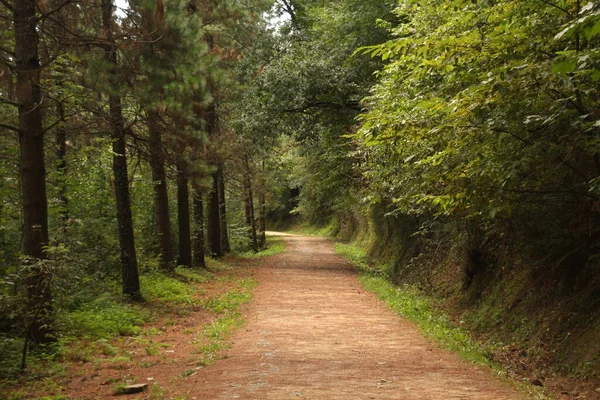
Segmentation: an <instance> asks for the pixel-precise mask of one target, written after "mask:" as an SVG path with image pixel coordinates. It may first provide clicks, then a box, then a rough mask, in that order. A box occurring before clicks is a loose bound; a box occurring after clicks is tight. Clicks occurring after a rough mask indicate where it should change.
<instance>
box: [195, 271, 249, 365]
mask: <svg viewBox="0 0 600 400" xmlns="http://www.w3.org/2000/svg"><path fill="white" fill-rule="evenodd" d="M257 284H258V282H257V281H256V280H254V279H252V278H245V279H240V280H238V281H237V282H236V288H235V289H233V290H230V291H229V292H227V293H224V294H222V295H218V296H215V297H211V298H209V299H207V300H206V302H205V305H204V306H205V308H207V309H209V310H210V311H212V312H214V313H215V314H217V318H216V319H215V320H213V321H212V323H211V324H210V325H208V326H206V327H205V328H204V330H203V332H202V333H200V334H199V335H198V337H197V340H196V341H197V343H199V353H200V355H201V359H200V361H199V364H200V365H202V366H205V365H210V364H212V363H214V362H215V361H216V360H218V359H219V353H221V352H222V351H224V350H227V349H228V348H229V346H230V344H229V343H228V342H227V338H228V337H229V336H230V335H231V333H232V332H233V331H234V330H235V329H236V328H238V327H240V326H241V325H242V324H243V323H244V320H243V318H242V316H241V314H240V312H239V309H240V307H241V306H242V304H245V303H248V302H249V301H250V299H251V298H252V291H253V290H254V288H255V287H256V285H257Z"/></svg>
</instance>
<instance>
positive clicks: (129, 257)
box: [102, 0, 142, 300]
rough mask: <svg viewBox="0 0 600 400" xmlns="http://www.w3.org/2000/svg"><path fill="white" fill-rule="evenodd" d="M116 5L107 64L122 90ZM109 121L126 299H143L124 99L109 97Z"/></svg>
mask: <svg viewBox="0 0 600 400" xmlns="http://www.w3.org/2000/svg"><path fill="white" fill-rule="evenodd" d="M112 24H113V3H112V0H102V26H103V28H104V35H105V38H106V40H107V46H106V48H105V55H104V57H105V60H106V62H107V64H108V65H109V68H110V69H109V79H110V84H111V85H110V86H111V87H112V90H115V89H116V88H118V86H119V79H117V77H116V72H117V68H118V60H117V49H116V47H115V45H114V43H113V34H112ZM108 103H109V121H110V128H111V136H112V142H113V144H112V148H113V175H114V179H115V200H116V209H117V210H116V211H117V223H118V228H119V247H120V252H121V275H122V277H123V284H122V288H123V295H124V296H126V297H129V298H131V299H133V300H139V299H141V297H142V295H141V293H140V279H139V273H138V267H137V256H136V253H135V239H134V235H133V218H132V215H131V197H130V194H129V175H128V174H127V156H126V152H125V121H124V119H123V110H122V106H121V97H120V96H119V95H117V94H115V92H112V93H111V94H110V95H109V97H108Z"/></svg>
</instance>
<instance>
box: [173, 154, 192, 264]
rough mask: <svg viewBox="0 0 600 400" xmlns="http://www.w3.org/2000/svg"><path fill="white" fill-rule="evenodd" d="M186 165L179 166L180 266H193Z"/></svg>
mask: <svg viewBox="0 0 600 400" xmlns="http://www.w3.org/2000/svg"><path fill="white" fill-rule="evenodd" d="M188 181H189V179H188V175H187V170H186V165H185V162H184V161H183V160H180V161H179V163H178V165H177V220H178V223H179V261H178V264H179V265H184V266H186V267H188V268H189V267H191V266H192V239H191V236H190V191H189V182H188Z"/></svg>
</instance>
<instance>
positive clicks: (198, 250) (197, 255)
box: [194, 190, 206, 268]
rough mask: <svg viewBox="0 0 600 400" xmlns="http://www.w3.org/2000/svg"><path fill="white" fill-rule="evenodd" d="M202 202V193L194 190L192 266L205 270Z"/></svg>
mask: <svg viewBox="0 0 600 400" xmlns="http://www.w3.org/2000/svg"><path fill="white" fill-rule="evenodd" d="M204 252H205V245H204V202H203V201H202V193H200V191H199V190H194V266H195V267H200V268H205V267H206V261H205V260H204Z"/></svg>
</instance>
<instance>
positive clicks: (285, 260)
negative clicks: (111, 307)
mask: <svg viewBox="0 0 600 400" xmlns="http://www.w3.org/2000/svg"><path fill="white" fill-rule="evenodd" d="M285 241H286V245H287V249H286V252H285V253H283V254H279V255H275V256H271V257H269V258H265V259H262V260H260V261H257V260H242V261H241V262H237V268H235V269H233V270H232V271H230V272H228V273H226V274H224V275H223V276H221V278H220V279H217V280H215V281H213V282H211V283H209V284H203V285H202V289H203V290H202V293H203V294H204V296H214V295H215V294H218V293H224V292H226V291H228V290H231V289H232V287H233V286H234V282H235V280H236V279H239V278H247V277H253V278H255V279H257V280H258V282H259V285H258V287H257V288H256V289H255V292H254V297H253V300H252V302H251V303H250V304H248V305H245V306H243V307H242V310H241V311H242V314H243V316H244V318H245V320H246V324H245V325H244V326H243V327H242V328H240V329H238V330H237V332H235V333H234V334H233V335H232V336H231V337H230V338H229V339H228V340H229V342H230V343H231V348H230V349H229V350H228V351H226V352H225V353H223V354H221V356H222V358H221V359H219V360H217V361H216V362H215V363H214V364H211V365H208V366H203V365H202V364H201V363H200V362H199V361H200V359H201V355H200V354H199V351H198V346H199V345H198V343H197V337H198V333H200V332H202V331H203V329H204V327H206V326H207V324H210V323H211V322H212V321H213V320H214V318H215V315H212V314H211V312H209V311H208V310H205V309H203V308H202V307H196V308H194V309H192V310H188V311H189V312H188V313H186V314H184V315H176V313H173V314H172V315H167V316H163V317H161V318H160V319H159V320H158V321H155V322H154V323H152V324H151V325H150V326H148V327H146V330H147V331H148V330H149V331H151V332H152V331H153V332H154V334H152V335H149V336H148V337H146V338H144V337H142V340H139V339H136V338H119V339H118V340H116V341H115V342H113V346H114V347H116V348H117V349H118V354H119V355H122V354H126V355H128V358H129V359H125V360H123V361H122V362H119V361H118V360H117V361H115V358H114V355H102V354H98V352H97V351H96V354H95V358H94V361H93V362H89V361H86V362H83V361H82V362H79V363H73V364H72V366H71V367H70V368H68V371H67V375H68V377H66V378H65V380H64V381H62V382H60V384H61V387H62V388H63V390H62V395H63V396H65V397H66V398H69V399H86V400H87V399H111V398H115V397H114V395H113V391H114V387H115V385H116V384H119V383H123V382H127V383H148V384H149V389H148V390H147V391H146V392H144V393H141V394H132V395H124V396H121V398H124V399H127V400H130V399H136V400H138V399H187V400H195V399H197V400H200V399H296V398H305V399H417V400H418V399H428V400H436V399H439V400H442V399H443V400H449V399H476V400H483V399H490V400H491V399H498V400H500V399H506V400H508V399H523V398H525V397H524V395H523V394H520V393H519V392H518V391H517V390H516V389H514V388H513V387H512V386H510V385H509V384H507V383H506V382H505V381H503V380H501V379H500V378H499V377H497V376H495V375H494V374H493V373H492V371H491V370H490V369H489V368H487V367H477V366H474V365H471V364H469V363H467V362H465V361H463V360H461V359H459V358H458V356H457V355H455V354H454V353H452V352H449V351H445V350H440V349H438V348H437V347H435V345H433V344H432V343H431V342H430V341H428V340H427V339H425V338H424V337H423V335H422V334H421V333H420V332H419V330H418V329H417V328H416V327H415V326H414V325H413V324H412V323H409V322H407V321H405V320H403V319H402V318H400V317H399V316H398V315H396V314H395V313H394V312H392V311H391V310H390V309H389V308H388V307H387V306H386V305H385V304H384V303H383V302H381V301H380V300H378V299H377V298H376V296H375V295H374V294H373V293H370V292H367V291H365V290H364V289H363V287H362V286H361V285H360V282H359V281H358V279H357V273H356V272H355V270H354V268H353V267H352V266H351V265H350V264H349V263H348V262H347V261H345V260H344V259H343V258H342V257H341V256H339V255H337V254H336V253H335V251H334V248H333V245H332V243H331V242H329V241H328V240H326V239H322V238H316V237H303V236H293V235H285ZM150 349H152V351H149V350H150ZM0 397H1V396H0ZM34 398H35V397H34Z"/></svg>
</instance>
